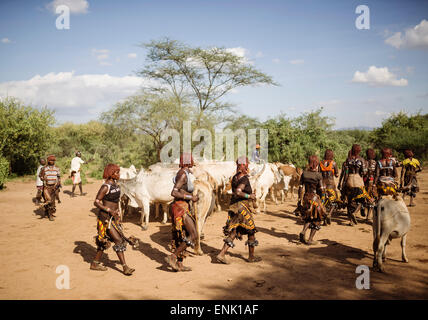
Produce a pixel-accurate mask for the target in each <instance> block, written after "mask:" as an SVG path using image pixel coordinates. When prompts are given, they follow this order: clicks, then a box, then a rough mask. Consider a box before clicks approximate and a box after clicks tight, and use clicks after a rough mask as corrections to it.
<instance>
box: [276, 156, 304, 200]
mask: <svg viewBox="0 0 428 320" xmlns="http://www.w3.org/2000/svg"><path fill="white" fill-rule="evenodd" d="M279 170H281V171H282V174H283V175H284V176H291V179H290V182H289V184H288V186H287V188H286V189H285V190H284V191H286V196H287V194H288V192H289V191H291V199H294V188H298V186H299V181H300V176H301V175H302V172H303V170H302V169H300V168H296V167H295V166H294V165H292V164H291V165H290V164H284V165H281V166H280V167H279Z"/></svg>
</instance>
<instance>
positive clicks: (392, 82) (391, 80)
mask: <svg viewBox="0 0 428 320" xmlns="http://www.w3.org/2000/svg"><path fill="white" fill-rule="evenodd" d="M352 82H355V83H367V84H368V85H369V86H372V87H382V86H395V87H404V86H407V84H408V81H407V80H406V79H404V78H401V79H397V78H396V75H395V74H393V73H392V72H390V71H389V70H388V68H387V67H384V68H377V67H376V66H370V67H369V69H368V70H367V71H366V72H360V71H356V72H355V73H354V77H353V79H352Z"/></svg>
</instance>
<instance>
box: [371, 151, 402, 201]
mask: <svg viewBox="0 0 428 320" xmlns="http://www.w3.org/2000/svg"><path fill="white" fill-rule="evenodd" d="M381 154H382V159H380V160H379V161H378V162H377V164H376V173H375V183H376V186H377V193H378V199H380V198H382V197H383V196H392V197H393V198H394V199H397V191H398V172H397V167H398V161H397V160H396V159H395V158H393V157H392V150H391V149H390V148H383V149H382V151H381Z"/></svg>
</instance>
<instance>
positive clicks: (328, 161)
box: [319, 149, 342, 224]
mask: <svg viewBox="0 0 428 320" xmlns="http://www.w3.org/2000/svg"><path fill="white" fill-rule="evenodd" d="M333 158H334V154H333V150H331V149H327V150H326V151H325V153H324V160H322V161H320V164H319V171H320V172H321V175H322V178H323V183H324V186H325V188H326V194H325V197H324V198H323V199H322V200H323V204H324V205H325V206H326V207H328V208H326V209H327V217H326V219H325V223H326V224H331V214H332V211H333V210H334V207H335V206H336V203H338V202H339V203H341V202H342V201H341V200H340V198H339V197H338V196H337V190H336V183H335V182H334V177H336V178H337V177H339V170H338V169H337V165H336V162H335V161H334V160H333Z"/></svg>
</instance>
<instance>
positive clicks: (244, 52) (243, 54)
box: [225, 47, 253, 64]
mask: <svg viewBox="0 0 428 320" xmlns="http://www.w3.org/2000/svg"><path fill="white" fill-rule="evenodd" d="M225 50H226V51H227V52H229V53H232V54H234V55H235V56H238V57H240V58H242V62H243V63H248V64H253V62H252V61H251V60H250V59H249V58H248V56H249V54H250V51H249V50H248V49H245V48H242V47H235V48H226V49H225Z"/></svg>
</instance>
